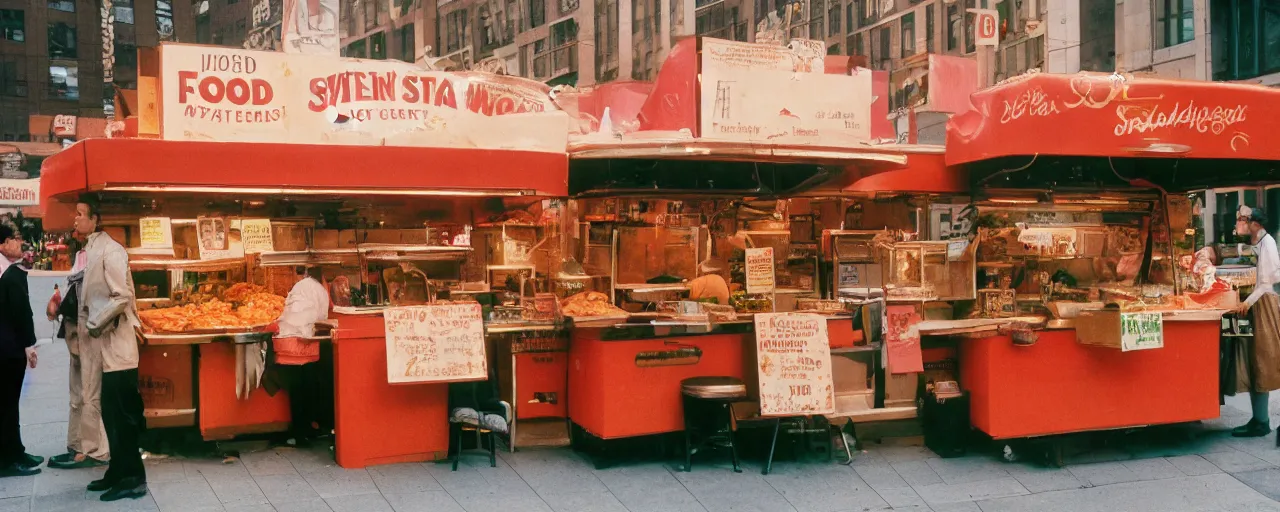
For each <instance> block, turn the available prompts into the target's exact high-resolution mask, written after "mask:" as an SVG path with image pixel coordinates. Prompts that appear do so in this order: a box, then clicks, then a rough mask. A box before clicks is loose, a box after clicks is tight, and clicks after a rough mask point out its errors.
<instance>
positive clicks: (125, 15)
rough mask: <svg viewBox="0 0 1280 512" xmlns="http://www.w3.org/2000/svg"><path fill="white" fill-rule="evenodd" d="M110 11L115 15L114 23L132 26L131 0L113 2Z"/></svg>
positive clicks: (115, 0)
mask: <svg viewBox="0 0 1280 512" xmlns="http://www.w3.org/2000/svg"><path fill="white" fill-rule="evenodd" d="M111 10H112V12H114V13H115V14H116V23H123V24H125V25H132V24H133V0H114V1H113V2H112V3H111Z"/></svg>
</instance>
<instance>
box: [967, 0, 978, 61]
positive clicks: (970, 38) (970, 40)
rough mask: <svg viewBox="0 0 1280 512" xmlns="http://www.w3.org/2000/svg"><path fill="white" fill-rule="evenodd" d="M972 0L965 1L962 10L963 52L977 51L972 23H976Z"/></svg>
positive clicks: (975, 35)
mask: <svg viewBox="0 0 1280 512" xmlns="http://www.w3.org/2000/svg"><path fill="white" fill-rule="evenodd" d="M974 3H975V2H974V0H966V1H965V11H964V53H966V54H969V53H973V52H976V51H978V41H977V39H976V37H977V34H974V32H973V29H974V26H973V24H974V23H976V22H977V21H978V20H977V16H975V15H974V14H973V9H975V7H974Z"/></svg>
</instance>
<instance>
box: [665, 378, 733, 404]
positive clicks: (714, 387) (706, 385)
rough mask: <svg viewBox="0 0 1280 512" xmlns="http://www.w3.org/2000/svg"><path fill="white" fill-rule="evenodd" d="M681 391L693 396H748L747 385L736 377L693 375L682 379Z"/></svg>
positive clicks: (706, 397)
mask: <svg viewBox="0 0 1280 512" xmlns="http://www.w3.org/2000/svg"><path fill="white" fill-rule="evenodd" d="M680 392H681V393H683V394H684V395H685V396H688V397H692V398H704V399H712V400H724V399H732V398H746V397H747V385H746V384H745V383H743V382H742V379H738V378H735V377H693V378H689V379H685V380H682V381H680Z"/></svg>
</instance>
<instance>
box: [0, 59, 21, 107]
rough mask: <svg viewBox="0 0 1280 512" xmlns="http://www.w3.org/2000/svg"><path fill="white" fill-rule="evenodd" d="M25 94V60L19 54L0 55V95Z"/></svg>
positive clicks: (18, 95) (19, 96) (15, 95)
mask: <svg viewBox="0 0 1280 512" xmlns="http://www.w3.org/2000/svg"><path fill="white" fill-rule="evenodd" d="M26 95H27V60H26V58H25V57H20V56H0V96H14V97H18V98H23V97H26Z"/></svg>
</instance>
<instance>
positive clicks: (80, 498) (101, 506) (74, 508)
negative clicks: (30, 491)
mask: <svg viewBox="0 0 1280 512" xmlns="http://www.w3.org/2000/svg"><path fill="white" fill-rule="evenodd" d="M31 510H32V511H38V512H87V511H92V512H155V511H159V510H160V507H159V506H157V505H156V501H155V499H154V498H153V497H152V495H151V494H150V493H148V494H147V495H146V496H143V497H141V498H138V499H136V500H120V501H116V502H112V503H103V502H101V501H98V493H90V492H88V491H85V490H78V491H66V492H62V493H58V494H50V495H47V496H36V497H35V498H34V499H33V501H32V504H31Z"/></svg>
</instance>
